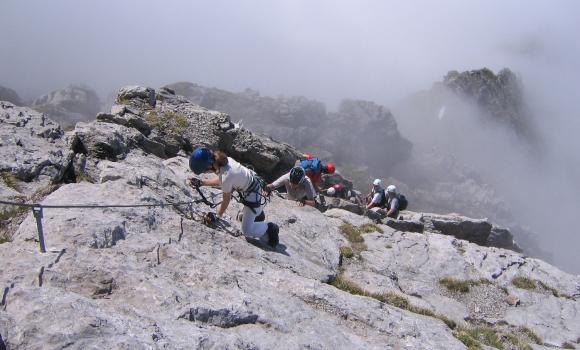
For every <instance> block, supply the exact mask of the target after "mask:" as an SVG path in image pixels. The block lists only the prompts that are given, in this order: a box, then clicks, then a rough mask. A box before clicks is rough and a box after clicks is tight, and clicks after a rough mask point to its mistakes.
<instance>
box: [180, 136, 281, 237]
mask: <svg viewBox="0 0 580 350" xmlns="http://www.w3.org/2000/svg"><path fill="white" fill-rule="evenodd" d="M189 168H190V169H191V170H192V171H193V172H194V173H195V174H196V175H200V174H201V173H205V172H213V173H214V174H216V175H217V176H216V177H214V178H211V179H202V180H201V181H200V185H201V186H221V189H222V192H223V200H222V202H221V204H220V206H219V208H218V210H217V217H218V218H221V217H222V215H223V214H224V212H225V211H226V209H227V208H228V205H229V204H230V200H231V199H232V195H233V192H234V191H237V192H238V194H239V196H240V202H241V203H242V204H243V205H244V210H243V219H242V233H243V234H244V235H245V236H247V237H251V238H256V239H260V238H261V237H263V236H264V235H267V238H268V244H269V245H270V246H272V247H276V246H277V245H278V231H279V228H278V225H276V224H275V223H273V222H269V223H267V224H266V223H264V222H261V221H256V217H257V216H262V215H263V211H264V205H265V200H263V194H262V180H261V179H260V178H259V177H258V176H257V175H256V174H255V173H254V172H253V171H251V170H250V169H248V168H246V167H245V166H243V165H241V164H240V163H238V162H237V161H235V160H234V159H233V158H230V157H228V156H227V155H226V154H225V153H224V152H222V151H212V150H210V149H209V148H205V147H198V148H196V149H195V151H193V153H192V154H191V157H190V159H189ZM192 186H193V185H192Z"/></svg>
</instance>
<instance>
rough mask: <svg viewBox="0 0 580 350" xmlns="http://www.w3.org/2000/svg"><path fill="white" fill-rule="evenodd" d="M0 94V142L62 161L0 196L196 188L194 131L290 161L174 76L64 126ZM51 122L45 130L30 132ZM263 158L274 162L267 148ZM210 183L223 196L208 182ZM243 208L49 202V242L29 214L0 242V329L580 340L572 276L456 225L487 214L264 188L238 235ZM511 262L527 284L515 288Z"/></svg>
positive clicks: (7, 336) (184, 336)
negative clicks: (361, 203)
mask: <svg viewBox="0 0 580 350" xmlns="http://www.w3.org/2000/svg"><path fill="white" fill-rule="evenodd" d="M1 107H2V110H1V111H0V117H2V120H3V123H2V124H0V126H1V129H2V130H3V132H4V129H5V128H11V129H7V130H8V131H7V132H6V134H3V135H5V136H3V138H2V146H1V147H2V149H3V151H2V155H3V156H2V157H1V158H6V159H11V158H12V157H13V155H12V153H13V152H15V153H14V156H15V157H23V155H24V154H26V153H27V152H25V151H22V153H17V152H18V150H19V149H22V150H27V149H28V148H27V147H30V145H34V144H35V143H38V144H42V145H44V146H45V147H41V146H35V147H36V148H34V149H30V150H31V152H28V153H37V154H38V155H39V156H38V157H37V158H31V159H28V162H29V165H27V166H28V167H30V168H34V166H35V165H36V164H40V163H43V162H44V163H46V162H45V161H44V160H43V157H42V154H43V153H42V152H47V154H48V153H49V152H50V150H51V149H50V146H49V144H53V143H55V144H57V145H58V147H59V149H60V150H61V151H62V152H61V155H57V157H56V159H54V160H53V163H50V164H52V165H51V167H53V168H54V169H59V171H48V169H49V168H50V167H48V168H47V171H46V172H45V173H44V174H43V173H42V171H41V172H38V173H36V172H33V171H31V172H29V173H30V174H33V175H32V177H31V178H26V177H18V178H16V180H15V182H14V183H15V184H16V186H14V188H12V187H9V186H7V183H6V182H4V183H0V188H2V191H3V192H2V198H3V199H14V198H20V199H25V198H28V196H27V195H28V194H29V192H30V191H29V190H27V191H25V193H14V192H12V191H15V192H19V189H20V188H21V187H20V186H24V187H27V186H35V187H34V188H36V189H40V187H42V186H44V185H45V184H48V183H58V184H60V187H59V188H57V189H54V188H53V189H52V190H54V191H53V192H52V193H49V194H48V195H46V194H45V197H44V199H42V203H43V204H45V205H46V204H57V203H58V204H62V203H92V204H103V203H109V204H119V203H150V204H159V203H163V202H170V203H176V202H182V201H190V200H192V199H197V198H199V197H198V195H197V194H196V193H195V192H193V191H192V190H191V189H190V188H189V187H188V186H186V184H185V179H186V177H187V176H188V175H189V174H188V172H187V157H186V155H187V152H188V151H190V150H191V148H192V147H193V146H194V145H196V144H198V143H205V144H207V145H209V146H212V147H222V148H224V149H226V150H227V151H228V152H229V153H231V154H234V157H235V158H237V159H238V160H241V161H243V162H246V163H247V164H251V165H253V166H254V167H255V168H256V170H258V171H259V172H264V175H266V174H267V173H268V172H270V174H271V175H274V174H275V173H276V172H277V171H278V170H282V169H286V170H287V169H288V168H289V167H290V166H291V164H293V160H294V159H295V158H293V157H296V156H297V155H298V152H297V151H296V150H295V149H293V148H292V147H290V146H288V145H284V144H280V143H277V142H275V141H272V140H271V139H268V138H263V137H261V136H256V135H253V134H251V133H250V132H248V131H246V130H244V129H240V128H236V127H235V125H234V124H233V123H232V122H231V121H230V120H229V117H228V116H227V115H225V114H223V113H219V112H213V111H208V110H206V109H204V108H200V107H199V106H196V105H193V104H191V103H189V102H188V101H186V100H185V99H183V98H182V97H179V96H176V95H174V94H173V93H172V91H171V90H168V89H160V90H159V91H157V92H155V91H154V90H153V89H149V88H141V87H129V88H124V89H122V90H121V91H120V93H119V96H118V104H117V105H115V106H113V108H112V110H111V112H110V113H104V114H100V115H99V116H98V118H97V120H96V121H94V122H91V123H78V124H77V126H76V127H75V129H74V130H72V131H70V132H67V133H63V132H62V131H61V129H60V128H59V127H58V126H57V125H56V124H54V123H53V122H51V121H50V120H48V119H46V118H45V117H43V116H42V115H40V114H38V113H36V112H34V111H31V110H29V109H26V108H19V107H15V106H13V105H11V104H7V103H3V104H2V105H1ZM16 116H19V118H24V119H25V120H26V119H27V122H26V123H24V122H22V121H21V120H20V119H17V118H16ZM8 120H11V122H6V121H8ZM47 126H48V130H50V132H45V133H43V132H41V131H42V130H44V129H43V128H46V127H47ZM12 134H15V135H21V137H20V141H18V138H10V137H8V136H7V135H12ZM39 135H53V136H52V137H43V136H39ZM18 144H21V145H18ZM4 147H12V148H4ZM4 149H6V150H8V151H6V152H5V151H4ZM249 153H250V154H249ZM286 156H287V157H286ZM268 157H270V158H271V159H272V160H271V161H274V162H275V163H276V164H275V165H274V166H271V165H265V164H264V163H265V160H264V159H267V158H268ZM2 162H3V163H1V164H6V165H3V168H2V169H3V170H4V171H5V172H6V171H8V170H9V171H10V174H14V176H17V174H21V173H26V172H25V171H24V170H22V169H21V168H24V169H26V167H23V166H22V164H23V163H21V162H12V163H11V162H9V161H7V160H5V159H2ZM46 164H48V163H46ZM57 165H60V167H58V166H57ZM45 167H46V166H45ZM34 174H39V175H34ZM40 174H42V175H40ZM65 182H70V183H65ZM14 183H13V184H14ZM204 191H206V193H207V194H208V197H209V198H212V199H213V198H215V200H218V197H215V196H217V195H218V193H219V191H216V190H212V189H208V188H204ZM239 208H241V207H240V205H239V204H234V203H232V207H230V209H228V212H227V215H226V220H227V221H226V222H224V223H223V225H220V226H219V227H217V228H215V229H212V228H208V227H206V226H204V225H202V224H201V223H199V214H200V212H201V211H205V210H207V209H208V208H207V207H204V206H203V205H202V204H193V205H191V206H179V205H176V206H170V205H168V206H163V207H155V208H119V209H111V208H100V209H80V208H79V209H67V210H63V209H46V210H45V213H44V218H43V225H44V228H45V237H46V243H47V248H48V249H47V250H48V252H47V253H45V254H41V253H39V252H38V249H37V245H38V244H37V242H35V237H36V236H37V233H36V224H35V221H34V218H33V216H32V215H31V214H28V215H27V216H26V217H25V219H24V221H23V222H22V224H21V225H19V227H18V228H17V229H16V230H15V232H13V237H12V241H11V242H8V243H3V244H0V254H1V255H2V257H3V268H2V269H1V270H0V281H1V283H2V286H3V287H4V289H3V295H2V305H1V307H0V335H1V338H0V345H2V346H4V347H6V348H8V349H13V348H39V347H42V348H63V347H69V348H87V347H99V348H116V347H129V348H184V349H185V348H188V349H189V348H199V349H202V348H224V349H226V348H228V349H229V348H255V349H271V348H296V349H298V348H313V349H324V348H339V349H342V348H344V349H347V348H348V349H352V348H367V349H368V348H371V349H372V348H377V349H378V348H381V349H385V348H386V349H464V348H466V345H465V344H467V343H470V342H471V343H473V342H476V341H481V342H482V343H485V344H487V345H483V347H484V348H490V347H493V346H496V347H497V345H494V344H493V343H491V342H489V341H487V340H485V339H484V338H485V337H483V336H479V335H478V333H477V332H478V331H477V330H478V329H483V327H484V326H485V327H486V328H485V329H486V330H491V331H490V332H492V333H493V334H495V335H496V336H497V337H498V338H499V341H500V343H501V344H504V345H506V346H504V347H506V348H507V345H509V344H512V343H511V341H514V342H515V341H516V340H517V341H518V342H520V343H518V344H520V345H521V347H519V348H524V345H523V344H524V342H525V343H529V344H531V346H533V347H534V348H538V349H539V348H542V346H540V345H538V344H535V343H543V344H546V345H549V346H559V347H562V346H565V345H566V343H568V344H573V343H575V342H577V341H578V339H577V338H578V334H580V320H579V318H578V315H580V312H578V311H579V310H578V308H579V306H580V304H579V302H578V297H580V277H579V276H572V275H569V274H566V273H563V272H561V271H559V270H558V269H556V268H554V267H553V266H550V265H549V264H546V263H544V262H542V261H539V260H536V259H530V258H527V257H525V256H524V255H522V254H520V253H517V252H513V251H509V250H505V249H501V248H494V247H483V246H480V245H476V244H474V243H469V242H468V241H466V240H462V239H459V238H457V237H455V236H453V234H455V235H463V236H460V237H461V238H467V239H470V240H473V241H478V242H480V243H481V242H483V240H486V241H488V240H489V237H490V235H491V233H492V231H494V228H493V226H492V225H491V224H489V223H487V222H486V221H485V220H473V219H468V218H463V217H459V216H440V215H434V214H424V213H412V212H403V215H404V217H405V219H404V220H395V221H386V222H385V223H386V225H383V224H375V223H374V222H373V221H371V220H370V219H369V218H366V217H364V216H360V215H356V214H353V213H350V212H347V211H344V210H341V209H332V210H329V211H327V212H325V213H324V214H321V213H320V212H318V211H317V210H315V209H313V208H309V207H297V206H295V205H294V204H293V203H290V202H287V201H284V200H283V199H281V198H278V197H273V199H272V200H271V202H270V203H269V204H268V206H267V208H266V213H267V216H268V219H269V220H273V221H275V222H277V223H279V224H280V227H281V233H280V237H281V244H280V246H279V247H278V248H277V249H276V250H275V251H273V250H270V249H266V248H264V247H265V245H263V244H262V243H261V242H259V241H252V240H249V241H248V240H246V239H244V238H243V237H240V236H239V223H238V222H237V221H236V220H234V219H233V217H235V213H236V210H237V209H239ZM421 226H422V228H421V229H418V228H419V227H421ZM474 228H479V229H474ZM379 231H382V232H379ZM417 231H419V232H417ZM443 231H445V232H447V233H449V234H450V235H442V234H440V233H442V232H443ZM496 231H497V230H496ZM478 232H479V233H478ZM356 233H358V235H357V234H356ZM486 235H487V236H486ZM499 235H500V236H501V233H499ZM353 237H355V238H354V239H353ZM357 237H358V238H357ZM485 237H487V238H485ZM502 237H504V238H505V234H504V235H503V236H502ZM512 243H513V240H512ZM349 250H350V252H349ZM447 277H453V278H455V279H456V280H457V281H459V282H461V281H463V282H466V281H467V282H469V281H479V283H475V282H474V283H471V289H470V290H469V291H468V292H465V293H459V292H456V291H451V290H448V289H446V288H444V287H443V284H442V280H443V279H444V278H447ZM515 277H525V278H527V279H529V280H531V281H532V282H533V283H534V287H533V288H528V289H522V288H520V287H521V284H518V283H515V282H514V278H515ZM483 280H485V281H488V282H482V281H483ZM457 281H456V282H457ZM516 281H517V280H516ZM467 282H466V283H467ZM540 282H541V283H540ZM468 284H469V283H468ZM516 284H517V285H518V286H520V287H516ZM508 296H509V297H511V298H509V300H510V301H513V300H516V302H515V303H512V304H513V306H512V305H510V304H509V303H508V302H507V301H505V300H506V299H507V297H508ZM46 310H50V312H47V311H46ZM474 330H475V331H474ZM508 334H512V335H514V337H515V340H514V339H513V338H509V337H508V336H507V335H508ZM536 337H537V338H536ZM540 338H541V339H540ZM487 346H490V347H487ZM515 346H516V345H514V347H512V348H516V347H515ZM518 346H519V345H518Z"/></svg>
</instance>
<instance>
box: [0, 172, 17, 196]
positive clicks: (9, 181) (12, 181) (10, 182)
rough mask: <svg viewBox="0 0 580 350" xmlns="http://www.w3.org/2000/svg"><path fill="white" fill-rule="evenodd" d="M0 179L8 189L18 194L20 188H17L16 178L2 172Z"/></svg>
mask: <svg viewBox="0 0 580 350" xmlns="http://www.w3.org/2000/svg"><path fill="white" fill-rule="evenodd" d="M0 178H1V179H2V182H4V184H5V185H6V186H7V187H10V188H11V189H13V190H15V191H18V192H20V187H19V186H18V179H17V178H16V176H14V174H12V173H11V172H8V171H3V172H0Z"/></svg>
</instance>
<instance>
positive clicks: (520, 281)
mask: <svg viewBox="0 0 580 350" xmlns="http://www.w3.org/2000/svg"><path fill="white" fill-rule="evenodd" d="M512 284H513V285H514V286H516V287H517V288H520V289H528V290H531V289H536V287H537V286H536V282H534V280H532V279H530V278H527V277H521V276H519V277H514V278H513V279H512Z"/></svg>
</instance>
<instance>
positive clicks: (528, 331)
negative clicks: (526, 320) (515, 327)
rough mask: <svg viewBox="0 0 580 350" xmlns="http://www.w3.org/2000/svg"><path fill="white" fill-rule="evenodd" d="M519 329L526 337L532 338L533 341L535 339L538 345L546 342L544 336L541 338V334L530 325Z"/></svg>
mask: <svg viewBox="0 0 580 350" xmlns="http://www.w3.org/2000/svg"><path fill="white" fill-rule="evenodd" d="M519 331H520V332H521V333H522V334H524V335H525V336H526V337H528V338H530V340H531V341H533V342H534V343H536V344H538V345H542V344H543V343H544V341H543V340H542V338H540V336H539V335H537V334H536V333H535V332H534V331H532V330H531V329H529V328H528V327H520V328H519Z"/></svg>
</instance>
